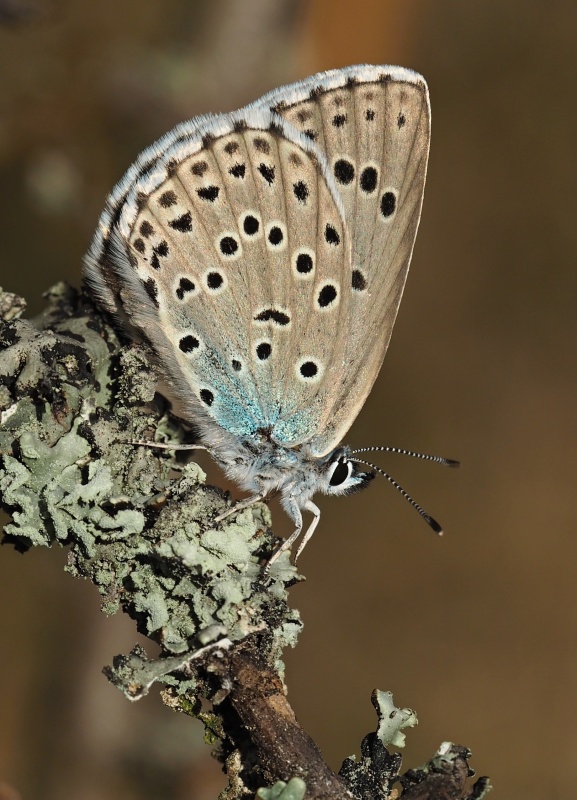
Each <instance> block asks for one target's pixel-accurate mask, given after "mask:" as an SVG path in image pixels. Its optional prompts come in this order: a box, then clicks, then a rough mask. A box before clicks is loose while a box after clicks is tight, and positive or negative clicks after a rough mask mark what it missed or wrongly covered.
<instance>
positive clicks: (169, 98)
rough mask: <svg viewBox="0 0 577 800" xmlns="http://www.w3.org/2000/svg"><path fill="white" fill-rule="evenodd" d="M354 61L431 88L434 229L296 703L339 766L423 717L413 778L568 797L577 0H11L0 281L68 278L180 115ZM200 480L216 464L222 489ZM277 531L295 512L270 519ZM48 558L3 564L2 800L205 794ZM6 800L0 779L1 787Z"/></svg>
mask: <svg viewBox="0 0 577 800" xmlns="http://www.w3.org/2000/svg"><path fill="white" fill-rule="evenodd" d="M358 62H374V63H384V64H386V63H391V64H401V65H403V66H408V67H412V68H414V69H416V70H418V71H420V72H422V73H423V74H424V75H425V77H426V78H427V80H428V82H429V86H430V90H431V100H432V109H433V140H432V150H431V161H430V170H429V178H428V184H427V191H426V195H425V205H424V213H423V219H422V223H421V228H420V232H419V236H418V239H417V246H416V249H415V254H414V258H413V265H412V268H411V274H410V276H409V281H408V285H407V289H406V292H405V296H404V299H403V303H402V306H401V310H400V314H399V317H398V321H397V324H396V328H395V333H394V335H393V339H392V344H391V347H390V349H389V353H388V355H387V358H386V361H385V365H384V367H383V370H382V372H381V375H380V377H379V380H378V382H377V384H376V386H375V389H374V390H373V392H372V394H371V396H370V398H369V400H368V402H367V404H366V406H365V408H364V410H363V412H362V413H361V415H360V417H359V419H358V421H357V423H356V424H355V426H354V428H353V429H352V431H351V432H350V436H349V441H350V443H352V444H354V445H356V446H362V445H375V444H395V445H399V446H403V447H408V448H414V449H419V450H422V451H425V452H427V451H429V452H435V453H441V454H445V455H448V456H452V457H455V458H460V459H461V460H462V462H463V466H462V468H461V470H460V471H458V472H454V471H449V470H443V469H441V468H439V467H435V466H432V465H427V464H424V463H421V462H417V461H414V462H413V461H411V460H409V461H407V460H404V459H402V458H400V457H396V458H395V457H393V456H389V457H384V456H383V457H382V459H381V460H380V463H381V464H382V466H383V467H385V468H386V469H389V470H390V471H391V472H392V473H393V474H394V476H395V477H396V478H397V479H398V480H400V481H401V483H403V484H404V485H405V486H406V488H407V489H409V491H410V492H411V493H412V494H413V495H414V496H415V498H416V499H417V500H418V501H419V502H420V503H421V504H423V505H424V506H425V508H426V509H427V510H428V511H429V512H430V513H431V514H433V515H434V516H436V517H437V518H439V519H440V520H441V521H442V523H443V525H444V527H445V529H446V531H447V535H446V536H445V538H444V539H442V540H438V539H437V538H435V537H434V536H433V535H432V534H431V533H430V531H429V530H428V528H427V526H426V525H424V524H423V523H422V521H421V520H420V519H419V517H418V516H417V515H416V514H415V513H414V511H412V510H411V508H410V507H409V505H408V504H407V503H405V502H404V501H403V500H402V498H401V497H400V496H398V495H397V494H396V493H395V492H394V490H393V489H392V488H391V487H390V486H389V485H388V484H386V483H385V482H384V481H382V482H379V481H378V480H376V481H375V482H374V483H373V484H372V485H371V487H370V488H369V490H368V491H367V492H366V493H362V494H359V495H356V496H354V497H351V498H343V499H340V498H339V499H330V498H327V499H324V500H323V499H321V500H320V505H321V507H322V512H323V518H322V523H321V525H320V527H319V529H318V532H317V534H316V535H315V537H314V539H313V541H312V543H311V544H310V545H309V546H308V548H307V550H306V552H305V555H304V556H303V558H302V563H301V567H302V569H303V571H304V572H305V573H306V575H307V578H308V580H307V582H306V583H305V584H301V585H299V586H296V587H294V589H293V590H292V603H293V604H294V605H296V606H297V607H298V608H299V609H300V610H301V613H302V616H303V619H304V622H305V630H304V633H303V634H302V636H301V640H300V645H299V647H298V648H297V649H296V651H294V652H290V653H287V664H288V669H287V682H288V686H289V690H290V694H289V697H290V700H291V702H292V704H293V706H294V708H295V710H296V713H297V715H298V717H299V719H300V721H301V722H302V724H303V725H304V726H305V728H306V729H307V730H308V731H309V732H310V733H311V735H312V736H313V737H314V738H315V739H316V740H317V742H318V743H319V745H320V747H321V749H322V751H323V753H324V754H325V756H326V758H327V759H328V761H329V762H330V763H331V765H333V766H334V767H336V768H338V766H339V765H340V762H341V760H342V759H343V758H344V757H345V756H348V755H350V754H351V753H353V752H357V753H358V752H359V744H360V740H361V738H362V737H363V735H364V734H366V733H367V732H368V731H369V730H373V729H374V727H375V717H374V713H373V709H372V706H371V704H370V699H369V697H370V692H371V690H372V689H373V688H374V687H379V688H381V689H384V690H385V689H391V690H392V691H393V692H394V697H395V700H396V701H397V703H398V704H401V705H409V706H411V707H413V708H414V709H416V711H417V713H418V715H419V719H420V724H419V727H418V728H416V729H414V730H412V731H410V732H409V736H408V746H407V748H406V758H405V765H406V766H407V767H408V766H415V765H417V764H419V763H421V762H423V761H424V760H425V759H426V758H428V757H429V756H430V755H431V754H432V753H433V752H434V750H435V749H436V748H437V746H438V745H439V744H440V743H441V742H442V741H443V740H445V739H450V740H453V741H456V742H459V743H462V744H466V745H468V746H469V747H470V748H471V749H472V750H473V754H474V755H473V761H472V764H473V766H474V767H476V768H477V769H478V770H479V771H480V772H481V773H485V774H489V775H491V777H492V779H493V782H494V785H495V792H494V795H493V796H494V797H495V800H498V799H499V798H503V800H505V798H507V800H517V798H519V799H521V798H522V800H537V798H544V797H547V798H548V800H557V799H559V800H561V798H563V800H567V798H570V797H575V796H577V773H576V771H575V768H574V765H575V757H576V755H575V754H576V752H577V733H576V731H577V727H576V725H575V712H576V711H577V702H576V681H577V568H576V564H577V535H576V533H577V532H576V530H575V527H576V524H575V523H576V511H575V508H576V503H575V498H576V489H575V477H576V469H575V458H576V456H575V453H576V445H577V375H576V359H575V344H576V340H577V316H576V314H575V306H576V298H577V269H576V253H577V221H576V218H577V202H576V198H577V166H576V165H577V98H576V94H577V90H576V78H577V3H575V2H574V1H573V0H548V2H539V1H538V0H467V2H463V0H354V2H352V1H347V0H309V2H307V1H306V0H301V2H299V1H298V0H275V2H271V0H242V2H240V1H239V0H99V2H78V0H52V2H50V0H0V226H1V239H2V248H1V251H0V253H1V255H0V284H1V285H3V286H4V287H5V288H6V289H8V290H10V291H15V292H19V293H22V294H24V295H25V296H26V297H27V298H28V300H29V302H30V309H31V311H32V312H36V311H38V310H39V309H40V308H41V307H42V299H41V294H42V292H43V291H45V290H46V289H47V288H48V287H49V286H50V285H51V284H52V283H54V282H56V281H57V280H61V279H66V280H68V281H70V282H72V283H75V284H78V283H79V278H80V264H81V257H82V254H83V252H84V251H85V250H86V248H87V246H88V244H89V241H90V237H91V234H92V231H93V229H94V227H95V224H96V221H97V218H98V214H99V212H100V210H101V208H102V206H103V203H104V199H105V196H106V194H107V192H108V191H109V190H110V189H111V188H112V186H113V184H114V183H115V182H116V180H117V179H118V178H119V177H120V176H121V175H122V173H123V172H124V170H125V169H126V168H127V167H128V165H129V164H130V163H131V161H132V160H133V159H134V158H135V157H136V155H137V154H138V152H139V151H140V150H141V149H142V148H143V147H145V146H146V145H147V144H149V143H150V142H151V141H153V140H154V139H156V138H157V137H158V136H160V135H161V134H162V133H164V132H165V131H166V130H168V129H169V128H171V127H172V126H173V125H174V124H176V123H177V122H179V121H180V120H182V119H185V118H188V117H190V116H193V115H195V114H199V113H202V112H206V111H226V110H233V109H236V108H238V107H240V106H241V105H242V104H244V103H246V102H248V101H250V100H253V99H255V98H256V97H258V96H259V95H260V94H262V93H263V92H265V91H267V90H269V89H271V88H273V87H275V86H279V85H281V84H283V83H288V82H292V81H294V80H297V79H299V78H302V77H305V76H307V75H309V74H311V73H313V72H316V71H319V70H324V69H328V68H332V67H339V66H345V65H348V64H353V63H358ZM212 477H213V478H214V479H217V478H218V474H217V473H216V471H215V472H213V473H212ZM273 515H274V519H275V528H276V530H277V531H278V532H280V533H286V532H287V531H288V530H289V528H290V526H289V524H288V523H287V521H286V519H285V518H284V517H283V515H282V513H281V512H280V511H279V509H278V507H275V506H273ZM64 563H65V553H63V552H56V551H54V552H51V551H41V550H38V551H36V552H31V553H29V554H27V555H26V556H24V557H23V556H19V555H17V554H16V553H14V552H13V551H12V550H11V549H10V548H8V547H4V548H2V550H1V551H0V642H1V645H0V647H1V651H2V652H1V657H0V782H1V781H4V782H5V784H4V787H3V788H0V797H2V798H4V799H5V800H7V798H10V800H12V798H15V797H17V795H16V794H14V792H13V790H17V791H18V792H19V793H20V795H21V797H22V800H104V798H106V800H117V798H118V799H120V798H122V800H132V798H139V800H161V798H162V800H184V799H185V798H186V799H187V800H188V799H189V798H194V799H195V800H214V798H216V795H217V794H218V791H219V790H220V788H221V787H222V786H223V785H224V782H225V781H224V778H223V776H222V774H221V773H220V768H219V766H218V765H217V764H216V762H214V761H213V760H212V759H211V757H210V754H209V747H208V746H206V745H205V744H204V743H203V741H202V729H201V725H200V723H198V725H197V724H195V723H194V722H190V721H189V720H188V719H186V718H184V717H179V716H177V715H174V714H171V713H170V712H169V711H168V710H166V709H164V708H162V707H161V705H160V703H159V701H158V699H157V698H156V697H152V696H151V697H149V698H147V699H145V700H143V701H142V702H140V703H138V704H135V705H131V704H129V703H127V702H126V701H125V700H124V698H123V697H122V696H121V695H120V693H118V692H117V691H116V690H115V689H113V688H112V687H111V686H110V685H109V684H108V683H107V682H106V680H105V678H104V677H103V676H102V675H101V673H100V669H101V666H102V665H103V664H106V663H109V662H110V660H111V658H112V656H113V655H115V654H116V653H118V652H127V651H128V650H129V649H130V648H131V647H132V645H133V643H134V642H135V641H136V639H137V636H136V634H135V633H134V630H133V626H132V623H131V622H130V621H129V620H127V619H123V618H122V617H120V616H118V617H117V618H114V619H106V618H104V617H103V616H102V615H101V614H100V612H99V603H98V597H97V595H96V592H95V591H94V589H93V587H92V586H90V585H88V584H83V583H80V582H78V581H74V580H73V579H72V578H70V577H69V576H67V575H65V574H64V573H63V572H62V567H63V565H64ZM10 787H12V788H10Z"/></svg>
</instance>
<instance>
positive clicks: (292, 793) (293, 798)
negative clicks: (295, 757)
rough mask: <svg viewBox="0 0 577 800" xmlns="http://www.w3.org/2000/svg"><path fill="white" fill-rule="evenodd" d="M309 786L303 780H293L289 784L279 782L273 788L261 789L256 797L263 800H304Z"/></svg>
mask: <svg viewBox="0 0 577 800" xmlns="http://www.w3.org/2000/svg"><path fill="white" fill-rule="evenodd" d="M306 791H307V785H306V783H305V782H304V781H303V779H302V778H297V777H295V778H291V779H290V781H289V782H288V783H285V781H277V782H276V783H275V784H274V785H273V786H269V787H264V788H262V789H259V790H258V792H257V793H256V796H257V797H259V798H262V800H303V797H304V796H305V794H306Z"/></svg>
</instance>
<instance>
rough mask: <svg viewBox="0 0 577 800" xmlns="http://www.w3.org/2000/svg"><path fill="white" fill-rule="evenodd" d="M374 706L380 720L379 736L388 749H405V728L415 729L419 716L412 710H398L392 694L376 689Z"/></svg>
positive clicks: (373, 699)
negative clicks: (390, 746) (403, 730)
mask: <svg viewBox="0 0 577 800" xmlns="http://www.w3.org/2000/svg"><path fill="white" fill-rule="evenodd" d="M372 701H373V705H374V707H375V709H376V711H377V716H378V718H379V727H378V728H377V736H378V737H379V739H380V740H381V742H382V743H383V744H384V745H385V747H388V746H389V745H390V744H392V745H393V746H394V747H404V746H405V740H406V738H407V737H406V735H405V734H404V733H401V730H402V729H403V728H413V727H414V726H415V725H417V724H418V719H417V715H416V714H415V712H414V711H411V709H410V708H397V707H396V706H395V704H394V703H393V693H392V692H381V691H380V690H379V689H376V690H375V691H374V692H373V697H372Z"/></svg>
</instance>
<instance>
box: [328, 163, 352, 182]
mask: <svg viewBox="0 0 577 800" xmlns="http://www.w3.org/2000/svg"><path fill="white" fill-rule="evenodd" d="M333 171H334V173H335V178H336V179H337V181H338V182H339V183H341V184H343V185H345V186H346V185H348V184H349V183H352V182H353V180H354V179H355V168H354V166H353V165H352V164H351V162H350V161H347V160H346V159H345V158H339V160H338V161H335V166H334V167H333Z"/></svg>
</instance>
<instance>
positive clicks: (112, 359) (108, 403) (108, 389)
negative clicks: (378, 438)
mask: <svg viewBox="0 0 577 800" xmlns="http://www.w3.org/2000/svg"><path fill="white" fill-rule="evenodd" d="M48 301H49V304H48V307H47V309H46V311H45V312H44V313H43V314H42V315H41V316H40V317H39V318H37V319H36V320H34V321H33V322H31V321H27V320H20V319H17V318H16V317H14V316H13V315H12V317H11V318H10V319H8V320H7V319H5V321H4V322H3V323H2V324H1V325H0V415H1V416H0V504H1V506H2V507H3V508H4V509H5V510H6V511H7V512H8V513H9V514H10V516H11V521H10V522H9V523H8V525H7V526H6V527H5V541H7V542H12V543H14V544H15V545H16V546H18V547H19V548H21V549H26V548H27V547H30V546H32V545H52V544H54V543H58V544H61V545H66V546H68V547H69V548H70V554H69V559H68V565H67V570H68V571H69V572H70V573H71V574H73V575H76V576H79V577H88V578H90V579H91V580H92V581H93V582H94V583H95V585H96V586H97V588H98V590H99V592H100V593H101V595H102V598H103V609H104V610H105V611H106V612H107V613H113V612H115V611H117V610H118V609H119V608H120V607H122V608H123V609H124V610H125V611H127V612H128V613H129V614H130V615H131V616H133V617H134V619H136V621H137V624H138V629H139V630H140V631H141V632H142V633H144V634H146V635H148V636H149V637H150V638H151V639H153V640H154V641H156V642H157V643H158V644H159V645H160V646H161V648H162V651H163V654H164V657H163V659H162V662H163V663H160V664H158V665H157V664H156V662H149V661H147V660H146V659H144V660H143V658H141V657H140V654H135V653H134V652H133V653H132V654H131V656H130V657H126V658H127V659H128V661H127V662H123V664H122V665H121V666H122V670H124V672H122V670H120V672H117V671H115V670H116V665H115V668H114V669H111V670H110V671H109V675H110V677H111V678H112V679H114V681H115V682H116V683H117V684H118V685H119V686H120V687H121V688H123V690H125V689H126V686H130V690H131V691H130V692H127V695H131V696H132V697H136V696H140V693H141V690H142V689H143V687H147V686H148V685H149V679H150V676H151V675H152V676H153V679H157V678H158V679H160V680H163V681H164V682H165V683H168V684H170V685H171V686H172V687H173V688H174V689H175V690H177V691H184V690H185V689H186V690H189V689H190V688H191V687H192V686H193V685H194V678H193V674H192V673H193V671H194V670H192V671H191V670H190V669H188V670H187V674H186V675H179V674H178V670H176V667H174V664H182V663H184V662H185V661H186V659H184V660H183V658H180V656H181V655H184V656H186V655H188V656H190V654H193V653H194V652H195V651H196V650H198V648H199V647H202V644H201V642H200V641H199V640H198V638H197V637H198V636H199V634H202V632H203V631H206V630H211V626H215V629H216V630H220V631H222V630H226V638H227V639H228V640H230V641H231V642H235V641H239V640H240V639H242V638H243V637H245V636H247V635H249V634H251V633H254V632H255V631H259V630H263V629H267V630H268V631H269V632H270V633H271V634H272V636H270V637H269V640H268V641H269V647H270V653H271V659H272V661H273V662H274V663H276V664H277V665H278V667H279V669H280V670H281V671H282V662H281V661H280V655H281V652H282V649H283V647H285V646H286V645H287V644H288V645H294V644H295V642H296V638H297V635H298V632H299V630H300V620H299V617H298V613H297V612H296V611H292V610H290V609H289V608H288V606H287V602H286V588H287V584H290V583H292V582H294V581H295V580H296V579H297V575H296V572H295V570H294V567H292V566H291V565H290V562H289V559H288V555H284V556H283V557H282V558H280V559H279V560H278V561H277V562H276V563H275V565H274V567H273V568H272V569H271V570H270V574H269V575H267V576H266V577H265V576H264V573H263V564H264V563H265V560H266V558H267V556H270V553H271V552H272V550H273V548H274V541H275V540H274V539H273V538H272V537H271V535H270V533H269V532H268V525H269V523H270V515H269V512H268V509H267V508H266V506H263V505H255V506H253V507H250V508H247V509H245V510H243V511H240V512H239V513H238V514H232V515H231V516H230V517H229V518H227V519H226V520H224V521H223V522H221V523H218V524H216V523H214V521H213V520H214V517H215V516H216V515H218V514H219V513H222V511H223V510H225V509H226V508H227V505H228V501H227V499H226V497H225V496H224V495H223V493H222V492H221V491H220V490H218V489H214V488H212V487H208V486H205V485H204V480H205V476H204V473H203V472H202V470H201V469H200V468H199V467H198V466H197V465H196V464H194V463H190V464H185V465H183V464H182V463H181V462H180V461H178V460H177V458H176V457H175V454H174V453H173V452H171V451H156V450H153V449H150V448H146V447H138V446H135V445H134V444H132V443H131V441H132V440H146V441H150V440H154V439H156V440H157V441H171V442H179V441H182V440H183V437H184V436H186V435H187V434H186V431H184V430H183V429H182V427H181V426H180V425H179V424H178V421H177V420H174V419H173V418H172V417H170V415H169V414H168V413H166V404H165V402H164V401H163V400H162V398H160V397H158V396H155V388H156V387H155V378H154V374H153V371H152V370H151V366H150V360H149V357H148V354H147V352H146V351H145V350H144V349H142V348H140V347H138V346H135V345H128V346H127V345H126V344H121V343H120V342H119V339H118V337H117V334H116V333H115V332H114V330H113V329H112V328H110V327H109V326H108V325H106V324H105V322H104V321H103V319H102V318H101V317H100V316H98V314H97V313H95V311H94V309H93V308H92V307H91V306H90V304H89V303H88V302H87V301H86V300H85V299H84V298H83V297H82V296H81V295H78V293H76V292H75V291H73V290H72V289H70V288H69V287H66V286H65V285H64V284H59V285H58V286H57V287H55V288H54V289H53V290H51V292H49V293H48ZM3 307H6V308H12V307H13V304H12V305H11V304H10V303H8V301H6V302H5V303H4V305H3V304H2V296H1V295H0V309H2V308H3ZM171 654H172V655H171ZM173 657H175V658H176V661H175V662H172V661H170V659H171V658H173ZM169 665H173V666H172V671H173V673H174V672H175V671H176V674H170V672H171V671H170V670H167V666H169ZM119 669H120V667H119ZM127 670H128V671H129V672H130V673H131V677H130V680H128V679H127V677H126V674H125V673H126V671H127ZM121 672H122V674H121ZM139 686H140V689H138V687H139Z"/></svg>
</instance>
